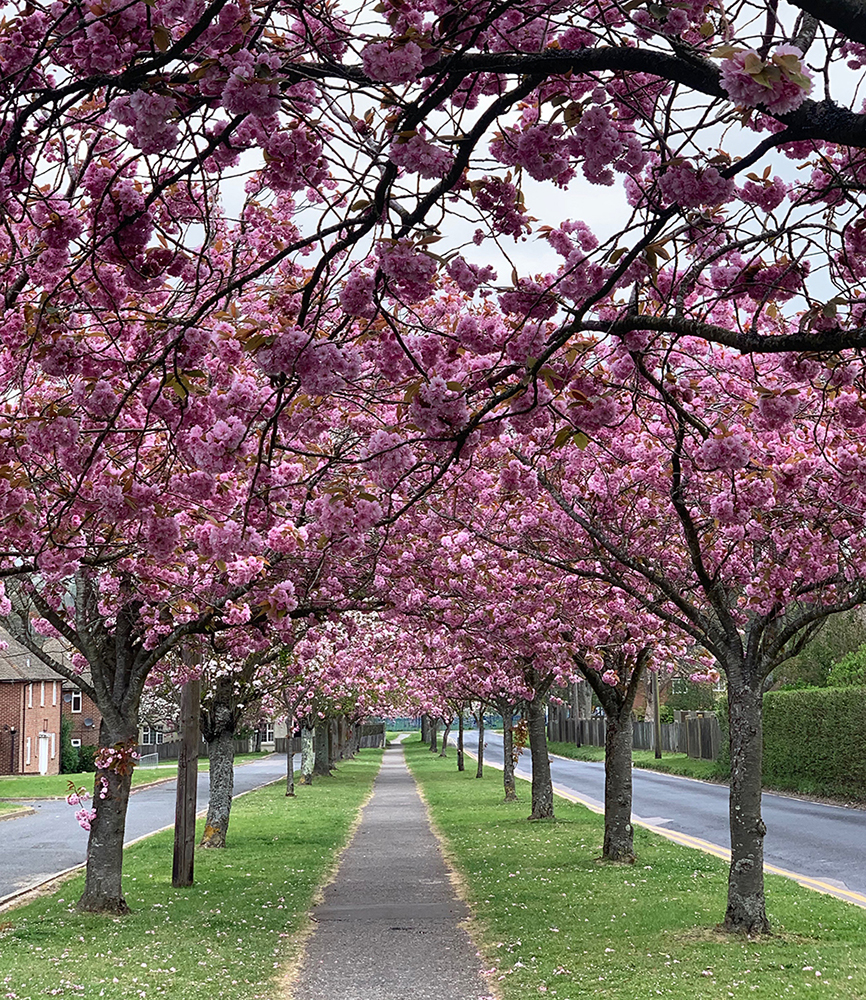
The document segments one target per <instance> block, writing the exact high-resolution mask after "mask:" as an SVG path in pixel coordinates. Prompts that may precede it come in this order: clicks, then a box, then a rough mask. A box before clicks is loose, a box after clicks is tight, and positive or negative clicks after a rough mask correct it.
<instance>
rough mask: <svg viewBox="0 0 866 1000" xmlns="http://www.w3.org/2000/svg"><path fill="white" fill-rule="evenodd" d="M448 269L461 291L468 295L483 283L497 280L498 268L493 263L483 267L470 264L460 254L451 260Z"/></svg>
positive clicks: (449, 274) (450, 276) (449, 275)
mask: <svg viewBox="0 0 866 1000" xmlns="http://www.w3.org/2000/svg"><path fill="white" fill-rule="evenodd" d="M446 271H447V272H448V277H449V278H450V279H451V280H452V281H453V282H454V284H455V285H457V287H458V288H459V289H460V291H461V292H465V293H466V294H467V295H472V294H474V293H475V292H476V291H477V290H478V288H479V287H480V286H481V285H484V284H487V283H488V282H490V281H496V270H495V269H494V268H493V266H492V265H490V264H487V265H486V266H484V267H482V266H481V265H480V264H470V263H469V262H468V261H466V260H465V259H464V258H463V257H461V256H460V255H459V254H458V256H456V257H455V258H454V259H453V260H451V261H450V262H449V264H448V267H447V268H446Z"/></svg>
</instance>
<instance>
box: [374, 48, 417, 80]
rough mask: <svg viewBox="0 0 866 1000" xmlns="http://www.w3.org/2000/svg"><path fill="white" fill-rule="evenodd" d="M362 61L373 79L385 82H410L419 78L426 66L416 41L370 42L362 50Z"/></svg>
mask: <svg viewBox="0 0 866 1000" xmlns="http://www.w3.org/2000/svg"><path fill="white" fill-rule="evenodd" d="M361 62H362V64H363V67H364V72H365V73H366V74H367V76H368V77H369V78H370V79H371V80H381V81H382V82H383V83H409V82H411V81H412V80H417V79H418V77H419V76H420V75H421V71H422V70H423V68H424V62H423V60H422V58H421V49H420V48H419V47H418V46H417V45H416V44H415V42H406V43H405V44H403V45H393V44H391V43H390V42H370V44H369V45H366V46H365V47H364V49H363V51H362V52H361Z"/></svg>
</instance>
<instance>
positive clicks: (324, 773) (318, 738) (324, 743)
mask: <svg viewBox="0 0 866 1000" xmlns="http://www.w3.org/2000/svg"><path fill="white" fill-rule="evenodd" d="M330 729H331V727H330V725H329V723H328V720H327V719H324V720H322V719H319V720H317V721H316V727H315V729H314V730H313V732H314V736H313V739H314V741H315V747H316V753H315V758H314V760H313V774H315V775H316V776H317V777H319V778H330V777H331V768H330V762H331V758H330V754H329V747H328V743H329V739H328V735H329V733H330Z"/></svg>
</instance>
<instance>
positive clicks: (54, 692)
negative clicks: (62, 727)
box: [51, 681, 57, 705]
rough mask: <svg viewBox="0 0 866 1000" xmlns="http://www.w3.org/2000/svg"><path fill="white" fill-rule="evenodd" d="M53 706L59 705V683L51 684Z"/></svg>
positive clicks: (53, 682)
mask: <svg viewBox="0 0 866 1000" xmlns="http://www.w3.org/2000/svg"><path fill="white" fill-rule="evenodd" d="M51 704H52V705H56V704H57V681H52V682H51Z"/></svg>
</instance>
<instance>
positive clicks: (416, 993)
mask: <svg viewBox="0 0 866 1000" xmlns="http://www.w3.org/2000/svg"><path fill="white" fill-rule="evenodd" d="M466 916H468V910H467V909H466V906H465V905H464V904H463V903H462V902H461V901H460V900H459V899H458V898H457V896H456V894H455V892H454V888H453V886H452V884H451V881H450V879H449V876H448V871H447V869H446V867H445V863H444V861H443V860H442V855H441V853H440V850H439V843H438V841H437V840H436V837H435V836H434V834H433V832H432V830H431V829H430V823H429V820H428V818H427V812H426V810H425V808H424V805H423V803H422V802H421V798H420V796H419V795H418V791H417V788H416V787H415V782H414V780H413V778H412V776H411V775H410V773H409V770H408V768H407V767H406V763H405V760H404V757H403V751H402V749H400V748H399V747H392V748H391V749H389V750H386V751H385V757H384V761H383V764H382V770H381V771H380V772H379V776H378V777H377V778H376V783H375V785H374V794H373V797H372V799H371V800H370V802H369V803H368V805H367V806H366V807H365V809H364V812H363V816H362V820H361V824H360V826H359V827H358V831H357V833H356V834H355V837H354V838H353V840H352V842H351V844H350V845H349V847H348V848H347V850H346V853H345V854H344V855H343V860H342V862H341V864H340V869H339V871H338V873H337V877H336V879H335V880H334V882H332V883H331V885H330V886H328V888H327V889H326V890H325V893H324V901H323V902H322V903H321V905H319V906H317V907H316V908H315V910H314V911H313V918H314V920H315V921H316V929H315V931H314V933H313V935H312V937H311V938H310V940H309V942H308V947H307V952H306V955H305V958H304V960H303V965H302V967H301V971H300V975H299V978H298V981H297V983H296V984H295V987H294V992H293V997H294V1000H406V998H409V997H411V998H412V1000H485V998H487V996H488V994H489V992H490V991H489V988H488V987H487V986H486V985H485V983H484V980H483V978H482V976H481V973H480V968H481V966H480V963H479V959H478V956H477V954H476V952H475V948H474V946H473V945H472V942H471V941H470V939H469V935H468V934H467V933H466V931H465V930H463V929H462V928H461V927H460V926H459V923H460V921H462V920H463V919H464V918H465V917H466Z"/></svg>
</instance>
